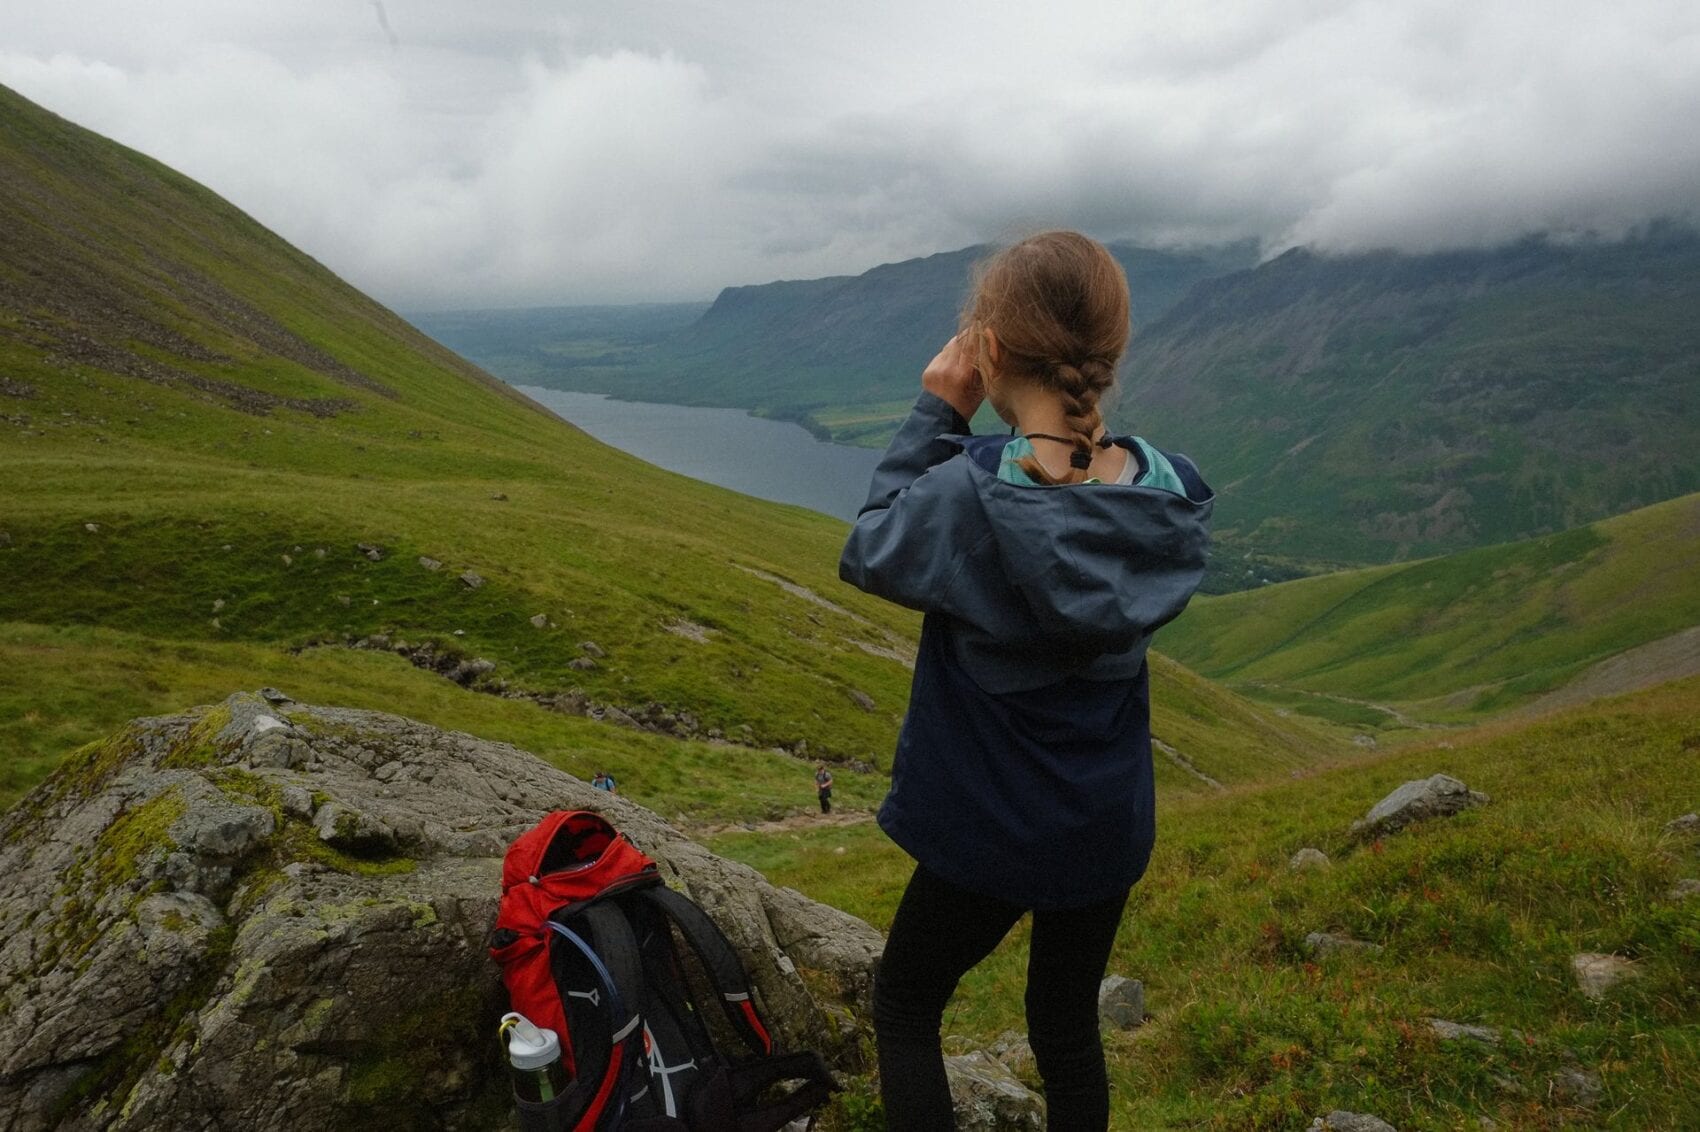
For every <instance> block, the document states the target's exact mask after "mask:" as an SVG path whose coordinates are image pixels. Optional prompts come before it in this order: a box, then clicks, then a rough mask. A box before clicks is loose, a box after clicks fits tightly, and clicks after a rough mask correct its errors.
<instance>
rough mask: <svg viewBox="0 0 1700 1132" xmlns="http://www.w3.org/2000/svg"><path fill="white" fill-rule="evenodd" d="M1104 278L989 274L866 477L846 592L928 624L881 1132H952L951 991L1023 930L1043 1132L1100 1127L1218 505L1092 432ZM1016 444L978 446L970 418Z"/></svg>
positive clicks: (1050, 269)
mask: <svg viewBox="0 0 1700 1132" xmlns="http://www.w3.org/2000/svg"><path fill="white" fill-rule="evenodd" d="M1128 333H1129V326H1128V291H1127V280H1126V277H1125V276H1124V275H1123V274H1122V271H1121V268H1120V266H1119V265H1118V264H1117V263H1116V261H1115V260H1114V259H1113V258H1112V257H1111V256H1110V255H1109V253H1108V252H1107V251H1105V249H1104V248H1103V247H1102V246H1101V245H1099V244H1097V243H1096V242H1094V241H1092V240H1090V239H1088V238H1087V237H1085V236H1083V235H1080V234H1079V233H1077V232H1045V233H1041V234H1039V235H1036V236H1032V237H1030V238H1028V239H1025V240H1022V241H1021V242H1019V243H1016V244H1014V245H1012V246H1010V247H1008V248H1006V249H1004V250H1003V251H1001V252H999V253H998V254H996V255H995V256H993V257H992V258H991V259H990V260H988V261H987V262H986V263H985V264H983V265H982V267H981V269H980V272H979V275H978V279H977V282H976V285H975V288H974V291H973V294H972V296H971V298H970V300H969V302H968V304H967V306H966V308H965V310H964V312H963V317H962V324H961V328H960V331H959V333H958V334H957V335H956V337H954V338H953V339H951V341H950V342H949V343H947V344H946V345H945V347H944V348H943V349H942V350H941V351H940V352H939V354H938V356H937V357H935V358H934V359H933V360H932V362H931V363H930V364H929V365H928V366H927V368H926V371H925V372H924V373H923V374H922V375H921V386H922V392H921V395H920V398H919V399H918V400H917V401H916V403H915V407H914V409H913V410H912V412H911V413H910V415H909V418H908V420H907V421H906V422H905V423H904V424H903V426H902V427H901V428H900V429H899V430H898V433H897V436H896V438H895V439H894V440H893V441H892V443H891V447H890V448H889V449H888V450H887V451H886V454H885V456H884V458H883V459H882V460H881V461H880V464H879V466H878V468H877V469H876V470H875V472H874V477H873V484H872V486H871V488H870V490H869V492H868V500H867V503H866V504H865V505H864V506H863V507H862V510H861V513H860V514H859V515H858V516H857V518H856V522H855V525H854V527H853V528H852V529H851V532H850V537H849V541H848V542H847V543H846V544H845V547H844V554H843V558H842V560H841V562H840V564H839V573H840V575H841V576H842V577H843V578H844V580H845V581H847V582H849V583H851V584H852V585H854V586H857V587H858V588H860V589H863V590H865V591H867V592H868V593H871V594H875V595H878V596H880V597H883V598H887V599H889V600H891V601H894V602H897V603H899V604H901V605H905V606H908V607H910V608H912V609H917V610H921V611H922V612H923V613H925V615H926V616H925V617H924V618H923V620H922V624H921V642H920V649H919V653H918V655H917V657H916V661H915V675H914V683H913V687H912V689H911V692H910V702H909V710H908V714H907V715H906V716H905V718H904V721H903V727H902V730H901V732H900V734H899V736H898V740H897V751H896V755H895V758H894V760H893V765H892V775H891V790H890V793H889V794H888V795H887V797H886V799H885V802H884V803H883V805H882V806H881V807H880V811H879V822H880V825H881V827H882V828H883V829H884V830H885V831H886V833H887V834H888V835H889V836H890V837H891V839H892V840H893V841H895V842H896V843H897V844H898V845H899V846H901V847H902V848H903V849H904V850H905V851H907V852H908V853H909V855H910V856H912V857H913V858H914V859H915V862H916V864H915V871H914V874H913V876H912V877H911V879H910V881H909V885H908V888H907V889H906V890H905V892H904V895H903V898H902V901H901V902H900V904H899V907H898V910H897V914H896V917H895V919H894V921H893V923H892V926H891V932H890V935H889V939H888V942H887V945H886V950H885V956H884V958H883V960H882V961H881V963H880V968H879V973H878V976H877V978H876V980H875V986H874V1030H875V1037H876V1041H877V1044H878V1047H879V1068H880V1088H881V1093H882V1096H883V1099H884V1104H885V1112H886V1121H887V1127H888V1128H890V1129H893V1130H908V1129H915V1130H920V1132H938V1130H939V1129H947V1128H950V1127H952V1115H951V1102H950V1092H949V1088H948V1085H947V1082H946V1078H945V1072H944V1062H943V1057H942V1054H941V1052H940V1047H939V1027H940V1023H941V1020H942V1018H943V1013H944V1008H945V1004H946V1003H947V1002H948V1001H949V999H950V996H951V994H952V993H953V992H954V990H955V988H956V985H957V983H958V981H959V980H960V979H961V977H962V976H963V975H964V974H965V973H967V971H968V970H969V969H970V968H971V967H973V966H974V965H975V964H977V963H978V962H980V960H982V959H983V958H985V957H986V956H987V955H988V954H990V953H991V951H992V949H993V948H995V947H996V946H997V944H998V942H999V941H1000V940H1002V939H1003V937H1004V936H1005V935H1006V934H1007V933H1008V931H1009V929H1010V927H1011V926H1013V925H1014V924H1015V922H1016V921H1017V920H1019V919H1020V918H1021V917H1022V916H1023V915H1024V914H1027V913H1029V912H1031V913H1032V917H1033V925H1032V937H1031V952H1030V958H1029V961H1028V967H1027V972H1028V974H1027V993H1026V1008H1027V1023H1028V1038H1029V1041H1030V1042H1031V1043H1032V1047H1033V1055H1034V1059H1035V1061H1036V1062H1037V1064H1038V1069H1039V1074H1040V1076H1041V1077H1042V1078H1043V1080H1044V1084H1045V1098H1046V1104H1047V1108H1048V1111H1049V1121H1050V1127H1052V1128H1055V1129H1067V1130H1069V1132H1081V1130H1091V1129H1102V1128H1105V1127H1107V1125H1108V1122H1109V1085H1108V1080H1107V1077H1106V1075H1105V1070H1104V1054H1103V1047H1102V1044H1101V1042H1100V1039H1099V1036H1098V985H1099V982H1100V981H1101V980H1102V978H1103V976H1104V971H1105V968H1106V966H1107V964H1108V962H1109V955H1110V948H1111V945H1112V944H1113V943H1114V940H1115V934H1116V929H1117V926H1118V925H1119V923H1120V921H1121V916H1122V910H1123V908H1124V906H1125V904H1126V901H1127V894H1128V890H1129V889H1130V888H1131V887H1132V886H1133V884H1134V883H1135V882H1136V881H1137V880H1138V879H1139V878H1140V876H1141V875H1142V874H1143V873H1144V871H1145V867H1146V863H1147V861H1148V860H1149V858H1150V855H1151V847H1152V842H1153V840H1154V839H1155V828H1156V827H1155V821H1154V818H1155V814H1154V809H1155V794H1154V789H1153V783H1152V765H1151V728H1150V699H1149V691H1148V684H1147V679H1148V674H1147V668H1146V663H1145V653H1146V648H1147V646H1148V645H1149V644H1150V641H1151V637H1152V634H1153V633H1155V632H1156V630H1157V629H1158V628H1159V627H1160V626H1162V625H1163V624H1165V623H1166V622H1168V621H1170V620H1171V619H1173V618H1174V617H1175V616H1176V615H1177V614H1179V613H1180V612H1181V610H1182V609H1183V608H1185V606H1186V604H1187V601H1188V600H1189V599H1190V598H1191V596H1192V594H1193V591H1194V590H1195V589H1197V587H1198V584H1199V581H1200V580H1201V578H1202V577H1203V573H1204V564H1205V554H1206V550H1207V547H1208V543H1209V521H1210V512H1211V505H1212V499H1213V496H1212V493H1211V491H1210V488H1209V487H1208V486H1206V484H1205V482H1204V480H1203V478H1202V477H1201V476H1200V475H1199V473H1198V470H1197V468H1195V467H1194V466H1193V464H1192V463H1191V461H1189V460H1187V459H1186V458H1185V457H1184V456H1178V455H1169V454H1165V453H1163V452H1160V451H1158V450H1157V449H1156V448H1154V447H1152V446H1151V445H1150V444H1148V443H1146V442H1145V441H1144V440H1142V439H1140V438H1138V437H1132V436H1114V435H1111V434H1109V433H1108V432H1107V431H1106V430H1105V428H1104V423H1103V419H1102V410H1101V406H1100V402H1101V400H1102V398H1103V397H1104V395H1105V393H1106V392H1108V391H1109V390H1110V389H1111V387H1112V385H1113V384H1114V381H1115V371H1116V365H1117V362H1118V360H1119V359H1120V357H1121V354H1122V351H1123V349H1124V347H1125V346H1126V344H1127V337H1128ZM983 399H984V400H989V401H990V402H991V405H992V407H993V409H995V410H996V411H997V414H998V415H999V416H1000V417H1001V418H1002V419H1003V420H1004V421H1005V422H1006V423H1007V424H1009V425H1011V426H1012V429H1013V432H1014V434H1015V435H1013V436H972V435H971V434H970V429H969V426H968V421H969V419H970V418H971V417H973V415H974V413H975V412H976V410H978V409H979V407H980V404H981V402H982V400H983Z"/></svg>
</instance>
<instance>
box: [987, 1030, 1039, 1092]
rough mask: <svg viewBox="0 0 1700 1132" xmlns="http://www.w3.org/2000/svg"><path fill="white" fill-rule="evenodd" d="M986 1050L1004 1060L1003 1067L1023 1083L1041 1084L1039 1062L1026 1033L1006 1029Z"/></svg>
mask: <svg viewBox="0 0 1700 1132" xmlns="http://www.w3.org/2000/svg"><path fill="white" fill-rule="evenodd" d="M986 1052H987V1053H989V1054H991V1055H992V1056H993V1057H995V1058H997V1059H998V1060H999V1061H1001V1062H1003V1067H1004V1068H1005V1069H1007V1070H1009V1071H1010V1072H1011V1073H1013V1074H1015V1076H1016V1079H1017V1080H1019V1081H1021V1082H1022V1083H1023V1084H1026V1085H1037V1084H1039V1063H1038V1062H1037V1061H1035V1060H1034V1059H1033V1045H1032V1043H1031V1042H1029V1041H1028V1040H1027V1035H1026V1034H1023V1033H1019V1032H1018V1031H1015V1030H1005V1031H1004V1032H1003V1033H1001V1034H999V1035H998V1036H997V1037H996V1038H995V1039H994V1040H993V1041H992V1044H991V1045H989V1046H987V1047H986Z"/></svg>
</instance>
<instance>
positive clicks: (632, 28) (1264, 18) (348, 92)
mask: <svg viewBox="0 0 1700 1132" xmlns="http://www.w3.org/2000/svg"><path fill="white" fill-rule="evenodd" d="M133 7H134V6H133V5H128V4H122V3H117V2H116V0H109V2H107V3H86V4H70V5H64V6H56V8H55V10H54V11H53V12H52V13H48V14H43V13H31V14H29V15H28V16H27V17H26V15H25V14H24V13H22V12H11V13H8V14H6V15H0V42H3V43H6V44H8V45H9V46H8V48H6V49H4V50H0V82H5V83H7V84H8V85H11V86H13V87H15V88H17V89H19V90H20V91H21V92H22V93H24V94H25V95H27V96H29V97H31V98H33V99H35V100H37V101H39V102H42V103H43V104H45V105H46V106H48V107H49V108H50V109H53V110H55V111H57V112H59V113H61V114H64V115H66V116H67V117H70V118H72V119H73V120H75V121H78V122H80V123H82V124H84V125H87V126H89V127H90V128H93V129H95V130H97V131H99V132H102V133H105V134H108V135H109V136H112V137H115V138H117V139H118V140H120V141H123V142H125V143H127V144H130V145H133V146H136V147H138V148H140V149H143V150H145V151H146V152H149V153H151V154H153V155H154V156H157V157H159V158H160V159H161V160H164V161H166V162H168V163H170V164H172V165H174V166H177V167H178V168H181V169H182V170H184V171H185V172H187V173H188V174H190V175H191V176H194V177H196V178H197V179H199V180H201V181H203V182H205V183H207V184H208V185H210V186H211V187H212V188H214V189H215V190H217V191H219V192H220V193H222V194H224V195H225V196H227V197H229V198H230V199H232V200H233V201H235V202H236V203H237V204H238V205H240V206H242V207H243V208H245V209H247V210H249V211H250V212H252V213H253V214H254V215H256V216H257V217H258V218H259V219H260V220H261V221H262V222H264V223H266V224H267V225H269V226H271V227H273V228H275V229H277V230H278V231H280V232H281V233H282V234H283V235H284V236H285V237H286V238H288V239H290V240H292V241H294V242H296V243H298V244H300V245H301V246H303V247H304V248H305V249H306V250H308V251H309V252H310V253H312V254H314V255H315V256H317V257H318V258H319V259H321V260H323V261H325V262H326V263H328V264H329V265H330V266H332V267H333V268H335V269H336V270H338V271H339V272H341V273H343V274H344V275H346V276H347V277H349V278H350V279H351V280H352V281H353V282H355V283H356V284H357V285H359V286H362V287H364V288H366V289H368V290H371V291H372V292H374V293H375V294H376V295H378V296H379V297H380V298H382V299H384V300H385V301H387V302H389V303H391V304H392V305H396V306H401V307H404V308H408V307H434V306H468V305H504V304H526V303H553V302H597V301H603V302H614V301H627V300H635V299H666V298H685V297H707V296H710V295H712V294H713V293H714V292H715V291H716V290H717V289H718V288H719V287H721V286H723V285H726V284H731V283H744V282H759V281H762V280H766V279H771V278H781V277H793V278H795V277H801V276H810V275H822V274H830V273H843V272H854V271H861V270H864V269H866V268H867V267H869V266H872V265H873V264H875V263H879V262H882V261H886V260H891V259H897V258H903V257H907V256H911V255H920V254H926V253H929V252H933V251H939V250H944V249H947V248H952V247H960V246H962V245H965V244H969V243H973V242H977V241H980V240H984V239H988V238H997V237H999V236H1000V235H1003V234H1006V233H1008V232H1011V231H1015V230H1020V229H1022V228H1028V227H1032V226H1036V225H1042V224H1068V225H1074V226H1079V227H1083V228H1086V229H1087V230H1089V231H1092V232H1094V233H1096V234H1098V235H1101V236H1104V237H1106V238H1109V237H1120V238H1130V239H1135V240H1143V241H1150V242H1157V243H1169V244H1175V243H1196V242H1214V241H1220V240H1228V239H1236V238H1243V237H1248V236H1250V237H1255V238H1257V239H1260V240H1262V241H1264V243H1265V246H1266V248H1268V249H1269V250H1270V251H1276V250H1279V249H1280V248H1282V247H1285V246H1289V245H1291V244H1294V243H1305V244H1311V245H1315V246H1319V247H1322V248H1327V249H1356V248H1364V247H1377V246H1393V247H1401V248H1407V249H1412V250H1428V249H1435V248H1443V247H1456V246H1466V245H1473V244H1483V243H1494V242H1500V241H1504V240H1508V239H1513V238H1516V237H1517V236H1519V235H1522V234H1524V233H1527V232H1529V231H1535V230H1557V231H1569V232H1581V231H1592V232H1598V233H1601V234H1605V235H1613V234H1617V233H1619V232H1621V231H1623V230H1625V229H1626V228H1629V227H1632V226H1634V225H1636V224H1638V223H1641V222H1644V221H1646V220H1648V219H1651V218H1654V217H1660V216H1674V217H1679V218H1688V219H1694V218H1696V216H1697V214H1700V147H1696V146H1694V145H1692V144H1691V143H1690V142H1689V141H1688V136H1689V134H1690V133H1691V132H1692V122H1693V121H1695V120H1696V119H1697V117H1700V10H1696V9H1695V8H1694V6H1693V5H1692V4H1688V3H1664V2H1655V0H1627V2H1624V3H1617V4H1607V3H1596V2H1588V3H1577V4H1572V5H1568V6H1567V7H1566V9H1565V13H1564V18H1559V17H1558V15H1556V14H1555V12H1554V9H1553V8H1552V7H1551V6H1550V5H1536V4H1532V3H1531V4H1527V5H1517V4H1506V5H1482V4H1479V3H1476V4H1465V3H1449V2H1444V0H1443V2H1435V3H1423V4H1415V3H1411V4H1399V3H1389V2H1385V0H1383V2H1380V3H1371V2H1359V3H1351V2H1344V0H1256V2H1253V0H1243V2H1230V0H1220V2H1216V0H1190V2H1187V3H1181V2H1179V0H1176V2H1173V3H1167V2H1165V3H1151V4H1143V5H1140V6H1137V9H1136V10H1130V7H1129V6H1126V5H1108V4H1089V3H1072V4H1070V3H1063V4H1059V5H1058V6H1057V7H1056V9H1055V10H1054V11H1050V12H1048V15H1047V18H1046V19H1045V20H1044V21H1037V20H1035V19H1034V18H1033V17H1032V16H1031V13H1030V12H1029V11H1027V10H1026V9H1022V10H1020V11H1017V10H1016V9H1013V8H1012V9H1009V10H1007V12H1006V10H1005V9H1003V8H997V7H991V6H988V7H987V8H986V9H985V10H984V11H983V12H981V13H980V14H979V15H978V16H976V18H975V19H973V20H972V21H966V20H963V19H961V18H960V17H959V15H957V13H959V12H960V9H959V8H956V7H952V6H945V5H930V4H923V3H909V4H901V5H900V4H896V3H889V4H888V3H870V4H868V5H858V6H844V7H845V8H846V9H848V10H846V11H832V12H827V11H824V10H823V11H815V10H813V8H812V7H811V6H799V5H795V4H781V3H776V2H775V3H768V2H751V3H747V4H739V5H724V6H717V8H718V9H719V10H717V11H716V12H715V13H712V16H713V18H710V15H711V14H710V13H708V12H706V11H705V10H704V9H703V8H701V7H700V6H695V5H686V4H656V5H644V6H641V7H640V6H632V5H629V4H620V3H614V2H611V0H610V2H604V3H587V4H583V5H574V6H573V9H572V11H573V13H574V14H573V16H572V18H570V19H563V18H561V17H560V16H558V15H557V14H556V13H557V11H558V10H559V9H558V6H555V5H551V4H546V3H542V2H541V0H538V2H532V0H514V2H513V3H512V4H508V5H504V6H502V9H501V11H500V13H499V14H496V15H492V16H491V17H490V18H489V20H488V21H487V22H485V23H483V24H480V25H478V26H477V27H474V28H468V27H467V26H466V24H465V20H464V17H463V16H462V15H461V12H462V9H461V8H459V7H457V6H455V5H453V4H450V3H448V2H447V0H429V2H427V0H419V2H416V3H413V4H403V3H401V2H399V0H391V2H389V3H388V4H387V5H384V4H376V3H373V2H372V0H365V2H364V3H356V2H354V0H348V3H347V4H346V5H345V6H344V7H341V8H339V7H337V6H334V5H324V6H320V5H313V6H306V7H308V8H310V9H311V10H310V11H294V10H293V9H287V10H277V9H275V6H272V5H262V4H258V3H253V4H247V3H230V4H217V5H215V4H211V3H209V2H202V3H196V4H191V3H167V4H164V5H160V6H156V7H150V9H149V11H150V14H151V18H150V20H148V21H140V20H139V18H138V17H137V16H136V15H135V14H134V11H133ZM63 8H70V9H73V11H71V12H69V13H67V12H65V11H62V10H60V9H63ZM75 9H83V10H82V11H80V12H78V11H74V10H75ZM374 9H375V11H374ZM127 21H128V22H127Z"/></svg>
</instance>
